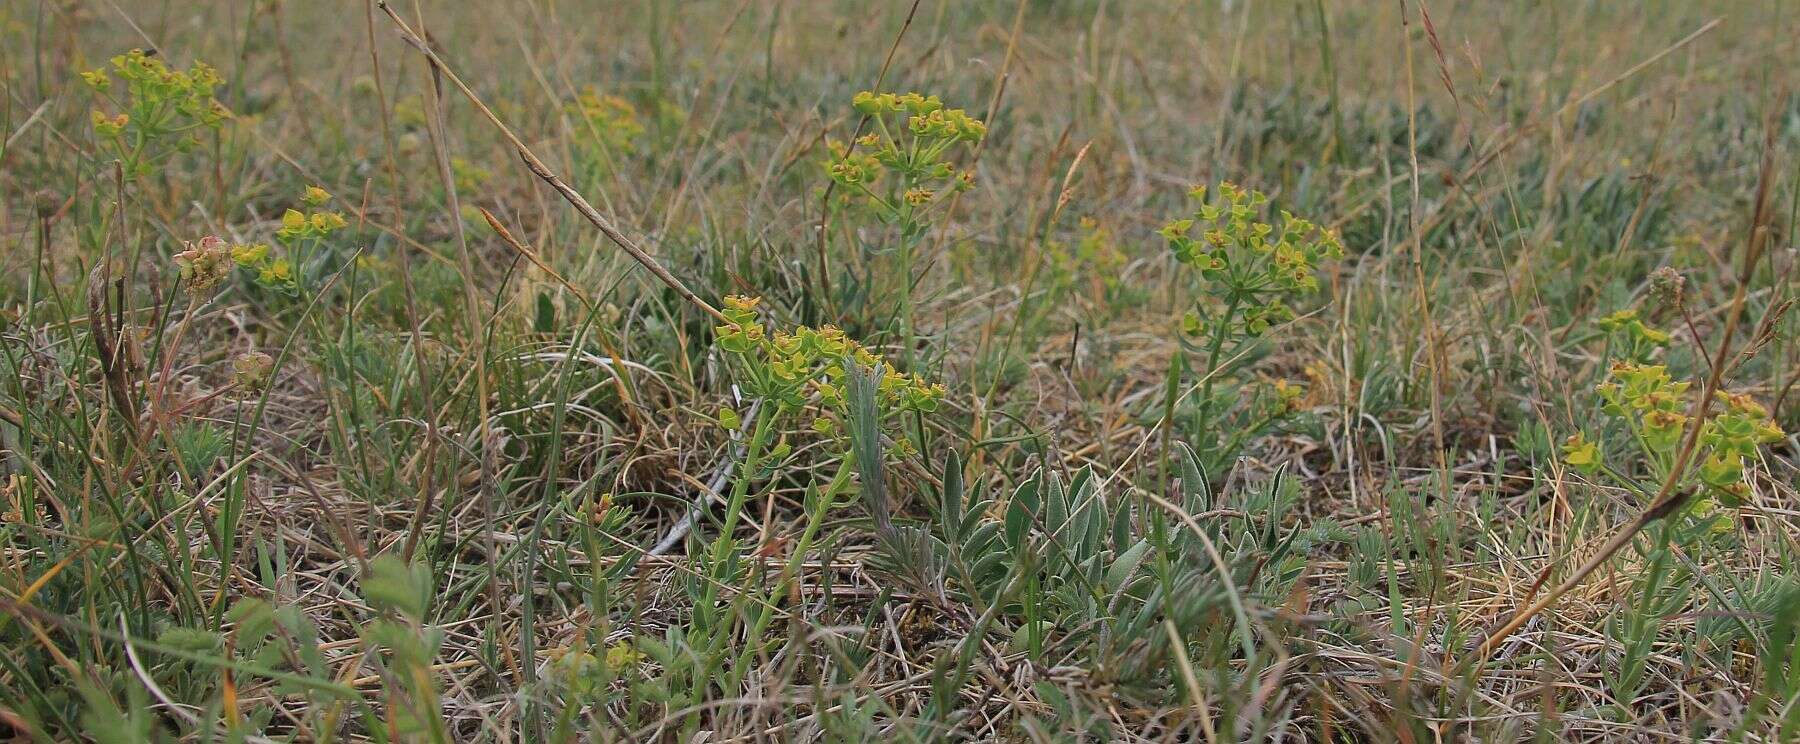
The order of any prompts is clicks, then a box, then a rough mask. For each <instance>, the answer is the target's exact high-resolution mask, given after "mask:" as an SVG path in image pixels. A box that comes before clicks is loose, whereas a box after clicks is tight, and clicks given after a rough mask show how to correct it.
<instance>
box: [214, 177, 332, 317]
mask: <svg viewBox="0 0 1800 744" xmlns="http://www.w3.org/2000/svg"><path fill="white" fill-rule="evenodd" d="M331 200H332V196H331V194H330V193H329V192H327V191H326V190H325V189H323V188H320V187H318V186H308V187H307V188H306V190H305V191H304V192H302V193H301V196H300V208H294V209H288V210H287V211H286V212H283V213H282V215H281V226H280V227H278V228H276V230H275V242H276V243H278V244H280V245H281V247H282V249H283V253H285V255H276V254H275V252H274V251H272V250H271V249H270V247H269V246H268V245H267V244H263V243H257V244H252V245H247V246H240V247H237V248H233V249H232V257H233V258H234V259H236V260H237V263H238V265H239V266H241V267H243V268H244V269H245V270H247V271H250V272H251V273H252V274H253V275H254V276H255V277H256V282H257V284H259V285H262V286H264V287H268V288H271V289H276V290H281V291H289V292H291V291H294V290H296V289H305V287H303V286H301V285H302V284H303V283H304V281H305V278H306V277H304V276H302V275H301V274H302V273H303V270H304V269H306V268H308V267H310V266H312V264H313V259H314V258H315V257H317V256H319V255H320V254H321V253H322V252H323V250H324V249H325V248H326V247H327V246H328V245H329V243H330V240H331V238H332V236H334V235H336V234H337V233H338V232H339V231H341V230H343V229H344V228H345V227H347V226H348V224H349V223H348V222H347V221H345V219H344V215H342V214H340V213H338V212H336V211H333V210H331V209H327V208H326V205H328V204H330V203H331ZM303 210H304V211H303Z"/></svg>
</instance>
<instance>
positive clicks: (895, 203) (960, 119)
mask: <svg viewBox="0 0 1800 744" xmlns="http://www.w3.org/2000/svg"><path fill="white" fill-rule="evenodd" d="M851 105H853V106H854V107H855V108H856V110H857V112H859V113H861V114H862V115H863V116H865V117H867V119H868V121H869V122H871V125H872V126H873V129H874V131H872V132H869V133H868V134H865V135H863V136H861V137H859V138H858V139H857V140H856V141H855V142H854V143H852V144H851V145H845V144H843V143H841V142H832V143H830V150H831V155H830V157H829V158H828V159H827V160H826V174H827V175H828V176H829V177H830V178H831V180H832V182H833V183H834V184H835V185H836V187H837V188H838V192H837V193H838V194H839V195H840V197H841V199H842V200H843V205H844V206H850V207H856V208H860V209H861V210H862V211H863V212H864V213H866V214H868V215H871V216H873V217H874V218H875V220H876V221H877V222H878V223H880V224H882V225H886V226H888V227H889V228H891V230H892V231H893V232H892V233H889V234H886V235H879V236H877V237H875V238H873V239H872V240H871V241H869V242H867V243H865V245H864V246H863V247H864V248H865V249H866V250H868V251H869V252H870V253H875V254H890V253H891V254H893V255H895V256H896V257H897V259H898V263H899V264H900V265H899V271H900V276H901V281H900V282H899V283H898V285H897V286H898V287H899V292H900V297H899V313H898V317H899V320H900V328H899V336H900V337H901V338H902V339H907V340H909V341H910V339H911V337H912V328H913V322H912V294H911V288H912V286H913V283H914V280H915V277H914V276H913V263H914V259H915V254H916V252H917V250H918V248H919V245H920V244H921V243H922V242H923V241H924V239H925V237H926V235H927V234H928V233H929V232H930V229H931V225H932V220H933V218H934V217H935V216H936V215H937V214H938V213H939V212H941V211H942V210H943V209H944V208H945V206H946V205H947V204H949V203H950V197H951V196H952V195H954V194H957V193H960V192H963V191H967V190H969V189H972V188H974V187H975V176H974V174H973V173H971V172H969V171H968V170H965V169H960V168H959V167H958V165H957V163H956V161H955V159H954V155H955V154H956V153H957V152H958V151H959V150H963V151H966V150H971V149H973V147H974V146H975V145H976V144H977V143H979V142H981V140H982V138H984V137H986V136H987V125H986V124H984V123H982V122H981V120H979V119H976V118H974V117H971V116H969V114H968V112H966V111H964V110H962V109H953V108H946V107H945V106H944V102H943V101H941V100H939V99H938V97H937V96H927V95H922V94H919V93H904V94H894V93H875V92H872V91H863V92H861V93H857V94H856V96H855V97H854V98H853V99H852V100H851ZM904 348H906V349H907V350H908V355H909V357H910V350H911V348H912V345H911V344H910V343H907V344H906V345H905V347H904Z"/></svg>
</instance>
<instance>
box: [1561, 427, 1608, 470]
mask: <svg viewBox="0 0 1800 744" xmlns="http://www.w3.org/2000/svg"><path fill="white" fill-rule="evenodd" d="M1563 462H1566V463H1568V464H1569V467H1572V468H1575V469H1576V470H1579V471H1581V472H1583V473H1588V474H1593V473H1595V472H1598V471H1599V470H1600V446H1599V445H1597V444H1594V443H1593V442H1590V441H1588V440H1587V437H1586V436H1584V435H1582V433H1581V432H1575V434H1574V435H1573V436H1571V437H1569V440H1568V441H1566V442H1563Z"/></svg>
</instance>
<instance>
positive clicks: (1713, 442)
mask: <svg viewBox="0 0 1800 744" xmlns="http://www.w3.org/2000/svg"><path fill="white" fill-rule="evenodd" d="M1690 388H1691V383H1688V382H1685V381H1683V382H1677V381H1675V380H1673V379H1672V378H1671V377H1670V376H1669V371H1668V368H1667V367H1666V366H1664V365H1660V364H1654V365H1653V364H1642V363H1638V362H1630V361H1620V362H1615V363H1614V364H1613V365H1612V368H1611V370H1610V371H1609V373H1608V376H1607V380H1606V382H1603V383H1601V384H1600V385H1599V386H1598V387H1597V388H1595V392H1597V393H1598V394H1599V396H1600V400H1601V402H1602V405H1601V411H1602V412H1603V413H1605V414H1606V417H1607V419H1608V420H1609V421H1608V422H1607V424H1605V425H1603V427H1602V429H1603V431H1601V432H1596V433H1595V434H1594V435H1593V436H1590V435H1589V433H1588V432H1583V431H1577V432H1575V433H1574V434H1573V435H1571V436H1570V437H1569V438H1568V440H1567V441H1565V442H1564V443H1563V462H1565V463H1567V464H1568V465H1569V466H1570V467H1572V468H1575V469H1576V470H1577V471H1579V472H1582V473H1585V474H1587V475H1590V476H1603V477H1604V478H1605V479H1606V480H1607V481H1609V482H1610V483H1611V484H1612V485H1616V486H1619V487H1622V488H1625V489H1627V490H1629V491H1632V492H1635V493H1638V494H1639V495H1640V496H1643V497H1646V498H1647V497H1648V496H1649V495H1650V494H1653V493H1655V491H1656V487H1654V486H1644V485H1643V484H1644V483H1662V482H1664V481H1666V480H1668V479H1669V478H1670V477H1672V476H1675V475H1678V476H1679V477H1680V478H1681V481H1680V482H1679V483H1677V484H1676V488H1678V489H1688V490H1694V491H1697V492H1698V493H1699V494H1700V496H1699V497H1698V498H1694V499H1690V500H1689V502H1688V504H1687V506H1686V507H1685V509H1686V512H1687V514H1688V515H1689V516H1691V517H1693V518H1694V519H1696V520H1701V521H1706V522H1708V523H1711V524H1713V525H1715V526H1728V525H1729V523H1728V522H1723V521H1719V520H1717V517H1718V516H1719V515H1718V514H1716V513H1715V512H1716V510H1717V508H1718V505H1719V504H1721V503H1723V504H1725V505H1727V506H1731V505H1736V504H1738V503H1740V501H1741V499H1742V498H1743V496H1744V495H1745V494H1747V493H1748V492H1749V484H1748V483H1747V482H1746V480H1745V466H1746V463H1747V462H1748V461H1750V460H1753V459H1754V458H1755V457H1756V455H1757V448H1758V447H1760V446H1761V445H1763V444H1768V443H1771V442H1776V441H1780V440H1781V438H1782V436H1783V434H1782V431H1781V427H1779V426H1777V425H1776V424H1775V422H1774V421H1773V420H1772V419H1771V418H1770V417H1769V412H1768V410H1767V409H1765V408H1763V407H1762V405H1761V404H1759V403H1757V402H1756V401H1755V400H1754V399H1752V398H1751V397H1750V396H1749V395H1745V394H1741V393H1731V392H1727V391H1723V390H1720V391H1716V392H1715V393H1714V398H1715V400H1714V405H1713V406H1712V407H1711V408H1710V409H1709V412H1708V414H1707V417H1706V420H1705V421H1702V422H1700V423H1699V426H1700V433H1699V439H1698V440H1697V442H1696V444H1695V446H1696V447H1698V448H1699V450H1698V451H1697V452H1695V453H1694V457H1693V458H1692V462H1697V463H1698V465H1697V466H1695V467H1691V468H1688V469H1687V472H1684V473H1680V474H1674V473H1672V472H1671V470H1672V469H1673V468H1674V466H1675V462H1676V460H1677V458H1678V456H1679V454H1680V452H1679V450H1680V447H1681V445H1682V441H1683V439H1684V438H1685V435H1686V433H1687V430H1688V427H1689V426H1690V425H1692V424H1693V421H1692V417H1690V416H1689V415H1688V409H1689V403H1688V400H1687V398H1688V391H1689V389H1690ZM1606 429H1612V430H1615V431H1616V430H1621V429H1622V430H1623V431H1622V433H1621V434H1620V436H1619V437H1617V438H1615V439H1614V440H1612V441H1617V440H1618V439H1623V440H1624V442H1623V444H1624V446H1621V447H1617V448H1616V449H1618V450H1619V451H1617V452H1608V451H1607V450H1608V448H1607V447H1606V446H1605V444H1604V443H1605V442H1607V441H1609V440H1608V438H1607V437H1606V436H1605V431H1604V430H1606Z"/></svg>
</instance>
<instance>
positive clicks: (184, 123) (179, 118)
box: [81, 49, 230, 177]
mask: <svg viewBox="0 0 1800 744" xmlns="http://www.w3.org/2000/svg"><path fill="white" fill-rule="evenodd" d="M81 78H82V80H83V81H84V82H86V83H87V85H88V87H89V88H91V89H92V90H93V91H94V92H95V93H96V94H98V95H99V96H100V98H101V99H103V100H104V101H105V102H106V103H108V104H110V106H101V107H96V108H95V109H94V110H93V112H92V114H91V119H92V123H93V127H94V134H95V135H96V136H98V137H99V139H100V141H101V143H102V144H103V146H104V147H106V148H108V149H109V150H111V151H112V154H113V155H114V156H115V157H117V158H118V159H119V160H120V162H122V163H123V164H124V166H125V171H126V173H128V174H130V175H131V176H133V177H137V176H143V175H146V174H148V173H150V172H151V171H152V170H153V169H154V168H155V167H156V165H157V164H158V163H159V162H161V161H162V160H164V159H165V158H167V157H168V156H169V155H171V154H173V153H176V152H187V151H188V150H191V149H193V148H194V147H195V146H197V145H198V144H200V142H201V135H202V134H203V133H204V132H208V131H213V130H217V129H218V128H219V127H220V125H221V124H223V122H224V121H225V119H226V118H228V117H229V116H230V113H229V112H228V111H226V109H225V107H224V106H223V105H221V104H220V103H219V102H218V100H217V99H215V98H213V90H214V89H215V88H217V87H218V85H219V83H220V79H219V74H218V73H217V72H215V71H214V70H213V68H212V67H210V66H208V65H207V64H206V63H204V62H195V63H194V64H193V65H192V66H191V67H189V68H188V69H186V70H177V69H174V68H171V67H169V66H168V64H166V63H165V62H163V61H162V59H161V58H158V57H155V56H152V55H149V54H146V53H145V52H144V51H143V50H141V49H133V50H131V51H129V52H126V53H125V54H121V55H119V56H116V57H113V58H112V60H111V64H110V66H109V67H101V68H98V69H94V70H90V71H87V72H83V73H81Z"/></svg>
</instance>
